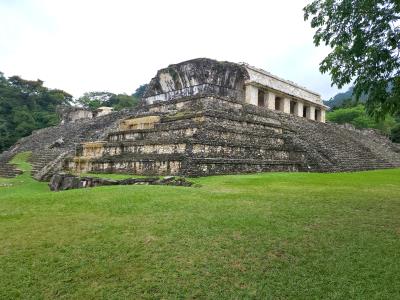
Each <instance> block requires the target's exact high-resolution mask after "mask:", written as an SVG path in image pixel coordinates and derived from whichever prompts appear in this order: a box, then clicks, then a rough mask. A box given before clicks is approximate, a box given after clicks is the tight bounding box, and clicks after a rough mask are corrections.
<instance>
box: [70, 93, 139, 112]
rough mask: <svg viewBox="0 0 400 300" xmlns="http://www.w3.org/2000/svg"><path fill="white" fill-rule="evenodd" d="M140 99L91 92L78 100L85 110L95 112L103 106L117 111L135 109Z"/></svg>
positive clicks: (123, 95) (125, 95) (133, 96)
mask: <svg viewBox="0 0 400 300" xmlns="http://www.w3.org/2000/svg"><path fill="white" fill-rule="evenodd" d="M138 102H139V98H138V97H136V96H135V95H132V96H129V95H127V94H113V93H110V92H89V93H85V94H84V95H83V96H82V97H80V98H79V99H78V100H77V103H78V104H79V105H81V106H83V107H85V108H88V109H91V110H95V109H97V108H99V107H101V106H109V107H113V108H114V109H115V110H120V109H123V108H128V107H134V106H136V105H137V104H138Z"/></svg>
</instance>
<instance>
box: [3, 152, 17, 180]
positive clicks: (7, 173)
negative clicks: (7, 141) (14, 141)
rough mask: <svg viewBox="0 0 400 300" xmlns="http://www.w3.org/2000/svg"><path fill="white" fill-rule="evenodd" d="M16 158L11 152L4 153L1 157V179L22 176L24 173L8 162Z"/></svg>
mask: <svg viewBox="0 0 400 300" xmlns="http://www.w3.org/2000/svg"><path fill="white" fill-rule="evenodd" d="M13 157H14V154H13V153H11V152H10V151H4V152H3V153H1V156H0V177H4V178H13V177H15V176H17V175H19V174H22V171H21V170H19V169H18V168H17V167H16V166H14V165H13V164H9V163H8V162H9V161H10V160H11V159H12V158H13Z"/></svg>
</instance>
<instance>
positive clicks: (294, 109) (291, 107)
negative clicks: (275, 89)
mask: <svg viewBox="0 0 400 300" xmlns="http://www.w3.org/2000/svg"><path fill="white" fill-rule="evenodd" d="M296 108H297V102H295V101H290V113H291V114H292V115H294V114H295V111H296Z"/></svg>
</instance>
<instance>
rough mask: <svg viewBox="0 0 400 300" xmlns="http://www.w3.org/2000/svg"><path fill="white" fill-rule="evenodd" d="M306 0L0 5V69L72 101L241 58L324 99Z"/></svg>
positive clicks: (320, 52)
mask: <svg viewBox="0 0 400 300" xmlns="http://www.w3.org/2000/svg"><path fill="white" fill-rule="evenodd" d="M307 2H308V1H306V0H281V1H261V0H260V1H257V0H248V1H245V2H244V1H234V0H230V1H211V0H202V1H187V0H186V1H184V0H169V1H162V0H159V1H155V0H147V1H128V0H127V1H123V0H113V1H99V0H96V1H94V0H87V1H82V0H80V1H77V0H58V1H54V0H31V1H29V0H26V1H18V0H17V1H4V0H3V1H2V0H0V70H1V71H3V72H5V73H6V75H8V76H10V75H14V74H16V75H20V76H22V77H24V78H28V79H36V78H40V79H42V80H44V81H45V84H46V85H47V86H49V87H53V88H61V89H64V90H66V91H67V92H70V93H72V94H73V95H74V96H80V95H81V94H82V93H84V92H86V91H94V90H108V91H112V92H126V93H132V92H133V91H134V90H135V88H136V87H138V86H139V85H140V84H143V83H146V82H148V81H149V80H150V79H151V77H153V76H154V75H155V74H156V71H157V70H158V69H160V68H162V67H166V66H167V65H169V64H171V63H177V62H180V61H184V60H187V59H192V58H196V57H210V58H216V59H219V60H229V61H234V62H241V61H245V62H248V63H250V64H252V65H255V66H257V67H261V68H264V69H266V70H268V71H270V72H272V73H275V74H276V75H278V76H281V77H284V78H287V79H290V80H293V81H296V82H298V83H300V84H302V85H304V86H307V87H309V88H311V89H314V90H316V91H317V92H319V93H321V94H322V95H323V97H324V98H328V97H330V96H332V95H333V94H335V93H336V91H337V89H335V88H331V87H330V80H329V76H323V75H321V74H320V73H319V71H318V64H319V61H320V60H321V59H322V58H323V57H324V55H325V54H326V49H323V48H315V47H314V46H313V44H312V35H313V32H312V30H311V29H310V27H309V24H308V23H306V22H304V21H303V13H302V7H303V6H305V4H306V3H307Z"/></svg>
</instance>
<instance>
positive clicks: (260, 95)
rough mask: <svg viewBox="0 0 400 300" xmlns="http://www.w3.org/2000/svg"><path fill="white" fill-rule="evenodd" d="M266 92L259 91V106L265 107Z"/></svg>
mask: <svg viewBox="0 0 400 300" xmlns="http://www.w3.org/2000/svg"><path fill="white" fill-rule="evenodd" d="M264 95H265V93H264V91H261V90H258V106H265V101H264V98H265V97H264Z"/></svg>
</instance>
